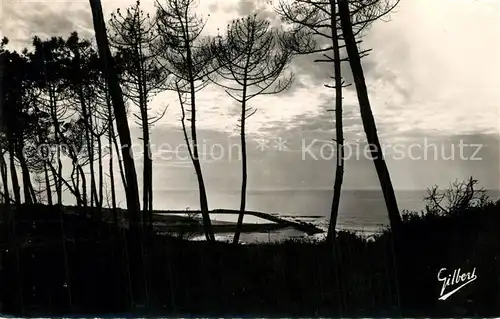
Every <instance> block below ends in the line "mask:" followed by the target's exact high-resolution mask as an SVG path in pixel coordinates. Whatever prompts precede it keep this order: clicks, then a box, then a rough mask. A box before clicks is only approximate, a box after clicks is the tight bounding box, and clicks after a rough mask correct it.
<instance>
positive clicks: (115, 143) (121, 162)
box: [112, 130, 127, 192]
mask: <svg viewBox="0 0 500 319" xmlns="http://www.w3.org/2000/svg"><path fill="white" fill-rule="evenodd" d="M112 139H113V144H114V146H115V151H116V158H117V159H118V169H119V171H120V177H121V179H122V184H123V189H125V192H126V191H127V180H126V178H125V170H124V168H123V160H122V157H121V155H120V147H119V146H118V140H117V138H116V135H115V134H114V130H113V136H112Z"/></svg>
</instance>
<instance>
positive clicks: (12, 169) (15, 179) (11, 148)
mask: <svg viewBox="0 0 500 319" xmlns="http://www.w3.org/2000/svg"><path fill="white" fill-rule="evenodd" d="M13 143H14V141H13V140H10V141H9V143H8V144H9V164H10V180H11V181H12V190H13V191H14V200H15V202H16V204H18V205H19V204H21V192H20V190H19V179H18V177H17V170H16V164H15V161H14V145H13Z"/></svg>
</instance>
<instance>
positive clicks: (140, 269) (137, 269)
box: [89, 0, 147, 310]
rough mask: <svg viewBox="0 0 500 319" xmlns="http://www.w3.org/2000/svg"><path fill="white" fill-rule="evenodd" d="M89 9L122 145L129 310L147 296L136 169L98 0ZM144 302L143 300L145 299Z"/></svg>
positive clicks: (120, 92)
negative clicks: (129, 287) (128, 266)
mask: <svg viewBox="0 0 500 319" xmlns="http://www.w3.org/2000/svg"><path fill="white" fill-rule="evenodd" d="M89 3H90V7H91V10H92V17H93V23H94V30H95V36H96V41H97V46H98V49H99V56H100V58H101V61H102V62H103V64H104V67H103V72H104V75H105V78H106V81H107V87H108V89H109V94H110V97H111V101H112V105H113V110H114V114H115V118H116V126H117V131H118V135H119V137H120V143H121V147H122V156H123V164H124V170H125V177H126V183H127V186H126V188H125V189H126V199H127V210H128V214H129V221H130V222H129V225H130V226H129V227H130V230H129V234H130V236H129V238H128V239H129V240H128V247H129V250H128V251H129V254H128V257H129V260H128V262H129V265H130V278H131V297H132V300H131V305H132V310H133V309H134V308H135V304H136V303H137V302H142V301H144V297H145V296H146V298H147V287H146V281H145V280H144V277H143V276H144V266H143V265H144V259H143V254H142V251H143V249H142V238H141V236H140V228H139V225H138V222H139V220H140V215H139V214H140V201H139V187H138V183H137V173H136V169H135V164H134V156H133V153H132V148H131V147H132V139H131V137H130V129H129V126H128V119H127V114H126V109H125V103H124V100H123V93H122V90H121V88H120V84H119V80H118V75H117V72H116V69H115V65H114V59H113V57H112V55H111V51H110V49H109V44H108V38H107V33H106V26H105V23H104V16H103V12H102V6H101V2H100V0H89ZM146 302H147V300H146Z"/></svg>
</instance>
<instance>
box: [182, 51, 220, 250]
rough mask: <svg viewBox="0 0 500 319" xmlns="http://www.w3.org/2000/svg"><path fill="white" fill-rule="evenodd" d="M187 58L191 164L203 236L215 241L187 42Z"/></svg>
mask: <svg viewBox="0 0 500 319" xmlns="http://www.w3.org/2000/svg"><path fill="white" fill-rule="evenodd" d="M187 60H188V64H189V65H188V71H189V79H190V81H189V89H190V100H191V140H192V141H193V157H192V160H193V166H194V169H195V171H196V177H197V179H198V187H199V190H200V209H201V215H202V218H203V227H204V228H205V236H206V237H207V240H208V241H215V235H214V232H213V230H212V222H211V221H210V214H209V211H208V200H207V192H206V189H205V182H204V180H203V173H202V170H201V165H200V159H199V155H198V137H197V132H196V89H195V83H194V79H193V76H192V67H193V66H192V56H191V49H190V47H189V44H188V45H187Z"/></svg>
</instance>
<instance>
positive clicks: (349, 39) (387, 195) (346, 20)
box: [338, 0, 402, 236]
mask: <svg viewBox="0 0 500 319" xmlns="http://www.w3.org/2000/svg"><path fill="white" fill-rule="evenodd" d="M338 4H339V15H340V21H341V26H342V34H343V37H344V41H345V45H346V50H347V55H348V57H349V63H350V65H351V69H352V74H353V77H354V84H355V86H356V93H357V96H358V102H359V106H360V113H361V119H362V121H363V128H364V130H365V133H366V138H367V142H368V144H369V145H370V148H371V154H372V158H373V162H374V164H375V169H376V171H377V175H378V178H379V181H380V186H381V187H382V192H383V194H384V199H385V204H386V206H387V211H388V214H389V222H390V224H391V228H392V230H393V232H394V233H395V235H396V236H397V235H398V234H399V231H400V229H401V225H402V220H401V215H400V213H399V209H398V203H397V200H396V195H395V193H394V188H393V186H392V182H391V178H390V175H389V170H388V168H387V165H386V162H385V160H384V155H383V154H382V148H381V146H380V141H379V139H378V133H377V126H376V124H375V119H374V117H373V113H372V109H371V106H370V99H369V98H368V89H367V87H366V81H365V76H364V73H363V67H362V66H361V58H360V56H359V50H358V47H357V45H356V39H355V37H354V34H353V31H352V24H351V19H350V11H349V3H348V0H338Z"/></svg>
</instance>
